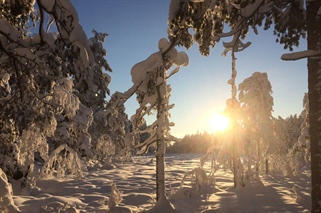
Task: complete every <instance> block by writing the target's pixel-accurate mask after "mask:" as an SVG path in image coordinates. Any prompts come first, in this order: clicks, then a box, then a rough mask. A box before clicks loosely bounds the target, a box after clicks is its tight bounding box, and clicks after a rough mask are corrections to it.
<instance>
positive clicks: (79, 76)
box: [0, 0, 321, 212]
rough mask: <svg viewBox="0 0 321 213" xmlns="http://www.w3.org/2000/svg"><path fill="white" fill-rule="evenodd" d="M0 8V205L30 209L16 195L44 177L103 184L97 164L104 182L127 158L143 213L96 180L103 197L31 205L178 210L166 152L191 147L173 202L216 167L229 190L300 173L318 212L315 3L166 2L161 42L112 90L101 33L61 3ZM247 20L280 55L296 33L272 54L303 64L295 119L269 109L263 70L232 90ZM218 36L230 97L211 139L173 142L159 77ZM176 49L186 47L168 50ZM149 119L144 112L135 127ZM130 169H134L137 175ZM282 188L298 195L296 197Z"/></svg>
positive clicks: (23, 1) (318, 33) (320, 161)
mask: <svg viewBox="0 0 321 213" xmlns="http://www.w3.org/2000/svg"><path fill="white" fill-rule="evenodd" d="M0 11H1V13H0V61H1V63H0V77H1V82H0V106H1V110H0V135H1V136H0V177H1V178H0V188H1V192H0V212H30V211H31V210H30V209H29V208H31V207H30V205H28V204H27V203H26V202H29V201H30V202H31V201H32V200H33V199H34V200H35V201H37V199H36V198H37V196H44V194H46V193H41V190H46V187H44V185H46V183H50V181H54V180H55V179H59V180H65V181H71V182H68V183H69V184H72V181H76V180H79V181H80V180H81V179H82V178H84V177H87V178H89V176H90V175H92V176H93V175H97V176H99V175H98V173H99V172H101V175H102V176H104V175H106V177H108V178H111V179H112V175H110V174H111V173H108V171H111V172H115V174H114V175H115V179H116V177H118V176H117V169H119V171H122V172H124V173H125V171H126V169H124V170H120V169H121V166H123V167H122V168H125V167H126V168H127V167H128V168H131V169H133V170H134V169H136V168H135V167H131V166H130V164H129V163H135V164H137V165H140V166H142V167H145V166H146V167H147V166H148V165H153V167H154V170H155V171H153V172H152V174H151V177H152V178H153V181H154V183H155V188H153V190H152V191H148V192H149V193H150V194H151V193H153V194H155V196H154V197H150V198H153V199H154V200H153V201H149V197H148V196H146V195H145V196H146V197H148V200H145V203H148V202H149V203H152V205H151V206H148V207H151V208H150V209H148V208H146V206H145V207H144V208H143V209H139V208H138V207H137V206H136V207H137V208H136V209H135V208H132V209H130V208H129V207H127V208H126V206H124V205H123V206H122V205H118V204H123V203H121V201H122V198H121V192H120V191H119V190H118V189H117V186H116V185H117V183H114V182H111V181H110V180H108V181H109V182H108V183H109V184H110V186H109V188H108V192H109V194H110V195H109V198H105V197H104V198H101V197H100V198H99V201H97V202H95V203H91V205H92V206H90V205H87V204H88V203H89V201H88V202H87V201H86V202H87V204H86V205H87V207H86V205H85V204H84V203H86V202H85V201H83V200H81V199H79V200H76V199H78V198H76V197H74V199H72V197H73V196H70V197H68V198H64V199H65V201H64V202H63V201H62V200H63V199H62V198H57V197H55V198H54V199H57V200H56V201H52V203H51V204H52V205H53V206H48V205H45V204H44V203H43V204H42V206H41V210H34V212H80V211H79V209H82V210H83V211H85V210H84V209H86V208H88V209H87V210H86V211H88V212H133V211H135V212H136V211H137V212H182V211H185V210H181V209H180V206H179V203H176V205H174V206H173V205H172V204H171V202H174V200H172V199H171V198H170V197H171V196H169V194H168V193H169V187H172V186H169V185H168V184H167V183H166V179H167V177H168V176H167V173H166V167H165V166H166V165H167V164H168V163H166V161H168V160H169V159H166V155H167V154H166V152H167V153H168V154H169V153H193V154H195V153H198V154H202V155H200V156H198V157H199V158H200V165H199V167H197V168H194V169H192V168H191V167H189V166H188V167H187V168H188V169H190V171H187V172H186V173H185V174H183V175H182V174H181V171H179V172H178V174H179V175H178V176H180V178H181V180H180V181H181V185H179V184H178V185H179V186H177V184H176V188H175V187H174V188H171V195H173V196H174V195H175V196H178V197H179V199H181V197H180V196H181V195H182V194H185V195H186V193H187V194H188V196H189V197H194V196H195V194H197V193H199V194H202V193H203V192H205V191H206V190H208V189H213V187H214V188H215V175H223V176H224V174H223V173H221V171H218V170H219V168H221V169H224V171H226V169H227V170H229V171H230V173H229V174H230V177H232V178H233V181H232V184H231V185H229V187H231V189H232V188H233V190H234V189H235V190H236V189H240V188H244V189H246V188H248V187H252V186H253V184H254V185H255V184H258V183H262V182H264V180H266V179H264V178H265V177H262V175H264V174H265V175H267V174H278V175H280V174H282V176H283V177H286V176H296V175H302V173H304V172H302V171H303V169H308V170H310V174H311V201H310V202H311V207H310V208H308V209H309V210H311V212H321V202H320V201H321V190H320V187H321V146H319V145H320V143H321V142H320V141H321V119H320V116H321V102H320V101H319V100H320V96H321V94H320V92H321V89H320V87H321V84H320V73H321V71H320V70H321V63H320V56H321V46H320V44H321V1H318V0H311V1H304V0H280V1H273V0H265V1H264V0H252V1H248V0H244V1H243V0H242V1H238V0H235V1H225V0H224V1H223V0H171V2H170V5H169V13H168V29H164V30H167V32H168V38H160V39H159V42H158V44H156V45H155V47H156V48H155V52H154V53H150V56H149V57H147V58H146V60H143V61H141V62H137V63H136V64H135V65H133V67H132V69H131V71H130V73H129V75H131V79H132V83H133V85H131V86H128V90H126V91H125V92H115V93H113V94H110V90H109V84H110V83H111V81H112V79H111V77H110V75H109V73H110V72H111V71H112V68H111V67H110V65H109V63H108V61H107V59H106V49H105V48H104V46H103V43H104V42H105V39H106V37H107V36H108V34H107V33H100V32H98V31H96V30H93V31H92V37H90V38H88V37H87V35H86V33H85V32H84V30H83V28H82V26H81V23H80V22H79V17H78V13H77V11H76V9H75V8H74V6H73V5H72V3H71V1H69V0H65V1H61V0H36V1H35V0H16V1H7V0H4V1H1V3H0ZM259 27H262V28H263V29H264V30H266V29H269V28H273V32H274V34H275V37H276V42H277V43H280V45H283V46H284V49H289V50H290V51H292V50H293V47H294V46H298V45H299V40H300V39H302V38H303V39H306V40H307V43H308V49H307V50H305V51H302V52H293V53H287V54H284V55H283V56H282V59H283V60H299V59H306V60H307V71H308V85H309V88H308V90H309V91H308V93H306V94H302V99H303V102H302V109H303V110H302V112H301V114H300V115H289V117H287V118H282V117H277V118H274V117H273V116H272V111H273V96H272V86H271V83H270V81H269V79H268V73H265V72H254V73H253V74H252V75H251V76H249V77H248V78H246V79H244V80H243V81H242V82H241V83H240V84H238V85H236V81H235V79H236V77H237V66H236V54H237V53H238V52H240V51H245V52H246V48H247V47H248V46H249V45H250V43H249V42H248V43H244V42H243V40H244V38H245V37H246V35H247V33H248V31H249V30H253V31H254V32H255V33H256V34H257V28H259ZM258 36H260V35H258ZM221 38H229V39H231V41H230V42H223V46H224V48H225V50H224V52H223V53H222V55H224V56H226V55H228V54H230V55H231V61H232V65H231V67H230V68H229V69H231V78H230V79H229V80H228V84H229V85H230V88H231V97H230V98H229V99H227V100H226V108H225V110H224V112H222V114H224V115H225V116H226V117H228V119H229V121H230V126H229V128H228V129H226V131H221V132H217V133H216V134H209V133H206V132H204V133H203V134H200V133H199V134H197V135H186V136H185V137H184V138H183V139H180V138H177V137H175V136H173V135H171V127H172V126H174V123H173V122H172V121H171V120H170V110H171V109H172V108H173V107H174V103H170V95H171V92H172V88H171V85H170V84H169V83H168V80H169V79H170V78H171V77H172V76H174V75H176V74H177V73H179V72H180V70H181V69H184V67H186V66H188V64H189V61H190V60H192V59H190V58H189V56H188V49H189V48H190V47H191V46H192V45H193V44H194V43H195V44H197V45H198V46H199V51H200V54H201V55H203V56H208V55H209V54H210V50H211V48H215V45H216V44H217V43H218V42H220V39H221ZM178 47H184V48H185V50H186V51H178ZM132 96H134V97H136V101H137V103H138V105H139V106H138V108H137V109H136V114H134V115H133V116H132V117H130V118H129V117H128V115H127V114H126V109H125V106H124V103H125V102H126V101H127V100H128V99H129V98H131V97H132ZM151 114H153V115H155V119H154V121H153V122H151V123H147V122H146V117H147V116H149V115H151ZM144 154H147V156H148V155H150V154H152V155H153V156H154V157H155V159H154V158H151V160H150V161H149V162H146V161H145V160H144V158H143V157H139V156H142V155H144ZM175 159H176V158H175ZM193 159H194V158H193ZM192 161H193V160H192ZM208 161H210V162H211V166H209V165H208V164H206V162H208ZM177 162H178V161H175V163H177ZM193 162H194V161H193ZM193 165H194V164H193ZM148 169H149V168H148ZM141 170H143V169H138V170H137V171H136V172H137V173H139V174H141V173H140V172H141ZM90 171H93V173H92V174H90ZM148 171H150V170H148ZM172 172H175V171H172ZM176 172H177V171H176ZM165 173H166V174H165ZM86 175H87V176H86ZM88 175H89V176H88ZM92 176H91V177H92ZM189 176H191V178H190V179H188V177H189ZM141 177H142V178H144V176H143V175H142V174H141ZM171 177H174V176H171ZM217 177H220V178H221V176H217ZM119 178H120V177H119ZM84 180H85V179H84ZM135 180H136V179H135ZM188 180H189V181H190V188H189V189H185V188H184V187H183V185H184V181H188ZM96 181H97V180H96ZM106 181H107V180H106ZM119 181H120V182H121V180H119ZM123 181H124V180H123ZM146 181H148V179H147V180H146ZM175 181H177V180H175ZM58 182H59V183H62V182H63V181H58ZM58 182H55V184H58ZM55 184H52V185H51V186H52V187H53V188H52V189H51V188H50V187H49V186H50V184H48V185H47V187H48V188H50V189H51V190H53V191H54V190H55V189H54V186H55ZM78 184H79V182H77V187H80V186H81V185H78ZM90 184H93V183H92V182H90ZM123 184H126V181H124V182H123ZM97 185H99V184H97ZM174 185H175V184H174ZM213 185H214V186H213ZM68 186H71V185H68ZM85 186H88V187H89V185H86V184H85ZM206 186H208V188H206ZM225 186H226V185H224V187H225ZM77 187H71V188H72V189H73V190H75V189H76V188H77ZM82 187H84V186H82ZM90 187H92V188H95V187H97V186H91V185H90ZM148 187H149V186H148ZM148 187H146V188H145V189H146V190H147V188H148ZM2 189H3V190H2ZM123 190H126V187H124V189H123ZM148 190H149V188H148ZM175 190H177V192H176V193H175V192H174V191H175ZM184 190H185V191H184ZM53 191H51V192H53ZM66 191H67V190H66ZM294 191H295V193H296V194H297V198H299V197H300V196H299V195H298V194H299V192H298V191H297V190H296V189H295V190H294ZM54 192H55V193H53V195H55V196H59V193H58V192H57V191H54ZM127 192H128V191H127ZM225 192H228V193H230V191H225ZM60 193H62V192H60ZM75 193H76V192H75ZM206 193H208V195H209V196H210V194H211V193H209V192H208V191H206ZM48 194H50V193H49V192H48ZM218 194H219V193H218ZM73 195H75V194H73ZM50 196H52V195H50ZM50 196H49V195H48V196H47V197H50ZM83 196H84V195H83ZM127 196H128V194H127ZM140 196H143V195H140ZM173 196H172V197H173ZM175 196H174V197H175ZM143 197H144V196H143ZM144 198H145V197H144ZM41 199H43V197H41ZM41 199H39V200H38V201H39V202H40V200H41ZM68 199H69V200H68ZM86 199H89V198H88V197H86ZM175 199H178V198H177V197H176V198H175ZM67 200H68V201H67ZM298 200H299V199H298ZM24 201H25V202H24ZM125 201H126V200H125ZM127 202H129V201H128V200H127ZM58 203H59V206H58V207H57V206H55V205H58ZM71 203H72V205H71ZM187 203H188V202H187ZM19 204H20V206H19ZM22 204H23V205H22ZM60 204H61V205H60ZM38 205H39V204H34V206H38ZM95 205H96V206H95ZM28 206H29V207H28ZM84 206H85V207H84ZM89 206H90V207H89ZM98 207H99V208H98ZM175 207H177V208H176V210H175ZM33 208H36V207H33ZM37 208H38V207H37ZM39 208H40V207H39ZM95 208H96V209H95ZM293 208H295V209H296V210H298V209H299V207H296V206H295V207H293ZM98 209H99V211H98ZM206 211H207V210H206V209H202V212H206ZM244 211H245V212H246V210H244ZM199 212H201V210H199ZM207 212H215V211H214V210H213V211H210V210H208V211H207ZM267 212H268V211H267Z"/></svg>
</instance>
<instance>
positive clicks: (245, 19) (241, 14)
mask: <svg viewBox="0 0 321 213" xmlns="http://www.w3.org/2000/svg"><path fill="white" fill-rule="evenodd" d="M320 7H321V1H319V0H311V1H304V0H281V1H274V0H254V1H225V0H179V1H177V0H172V1H171V4H170V8H169V17H168V24H169V26H168V33H169V36H170V38H171V40H175V41H176V42H177V44H178V45H183V46H185V47H186V48H189V47H191V46H192V44H193V43H194V41H195V42H197V43H198V44H199V47H200V52H201V53H202V54H203V55H208V54H209V49H210V47H214V46H215V44H216V43H217V42H218V41H219V40H220V38H224V37H230V36H233V39H232V41H231V43H232V46H234V47H240V46H241V47H242V48H246V47H247V46H248V45H249V43H245V44H244V43H243V42H242V41H241V40H243V39H244V38H245V37H246V34H247V32H248V31H249V30H250V29H253V31H254V32H255V33H256V34H258V30H257V27H258V26H262V25H263V28H264V29H265V30H266V29H269V28H270V27H271V26H273V27H274V30H273V33H274V35H276V36H277V38H276V42H279V43H280V44H283V45H284V48H285V49H287V48H288V49H290V50H292V49H293V46H298V45H299V40H300V39H301V38H305V37H307V41H308V50H306V51H303V52H298V53H289V54H284V55H283V56H282V59H283V60H297V59H302V58H308V85H309V86H308V87H309V101H310V104H309V113H310V117H309V118H310V119H309V122H310V129H309V130H310V145H311V171H312V212H321V204H320V200H321V190H320V186H321V164H320V162H321V146H320V143H321V142H320V141H321V119H319V118H320V115H321V102H320V101H319V98H320V96H321V94H320V93H321V89H320V87H321V84H320V80H319V79H320V78H319V75H320V69H321V63H320V57H321V47H320V44H321V18H320V16H321V15H320V14H321V12H320ZM190 28H192V29H193V30H189V29H190ZM226 28H228V30H226V31H225V32H224V31H223V30H224V29H226Z"/></svg>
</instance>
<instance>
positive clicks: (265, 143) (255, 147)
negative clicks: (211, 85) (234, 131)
mask: <svg viewBox="0 0 321 213" xmlns="http://www.w3.org/2000/svg"><path fill="white" fill-rule="evenodd" d="M238 90H239V95H238V98H239V102H240V104H241V117H242V118H241V122H242V124H243V125H244V127H245V128H246V132H247V134H248V135H249V138H250V140H249V141H248V142H247V145H246V146H245V147H246V153H247V155H248V157H249V161H250V160H252V159H255V162H256V165H255V171H256V178H257V179H258V178H259V174H260V169H261V168H260V167H261V163H262V162H263V160H265V159H264V158H267V157H268V156H267V152H268V149H269V148H270V146H273V141H274V140H273V139H274V138H272V137H271V136H272V135H273V131H272V111H273V97H272V95H271V94H272V86H271V83H270V81H269V80H268V77H267V74H266V73H260V72H255V73H253V74H252V76H251V77H249V78H246V79H245V80H244V81H243V82H242V83H240V84H239V87H238ZM251 163H252V162H248V164H249V166H248V169H249V171H248V172H249V174H251V173H252V172H251Z"/></svg>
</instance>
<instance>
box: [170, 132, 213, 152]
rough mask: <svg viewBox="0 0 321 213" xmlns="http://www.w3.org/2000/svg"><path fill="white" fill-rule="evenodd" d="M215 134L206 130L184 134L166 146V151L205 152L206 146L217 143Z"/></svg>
mask: <svg viewBox="0 0 321 213" xmlns="http://www.w3.org/2000/svg"><path fill="white" fill-rule="evenodd" d="M217 142H218V141H217V137H216V135H215V134H213V133H212V134H209V133H208V132H204V133H199V132H198V133H196V134H195V135H186V136H185V137H184V138H183V139H182V141H181V142H176V143H173V144H170V145H168V146H167V149H166V152H167V153H206V151H207V149H208V147H210V146H211V145H213V143H217Z"/></svg>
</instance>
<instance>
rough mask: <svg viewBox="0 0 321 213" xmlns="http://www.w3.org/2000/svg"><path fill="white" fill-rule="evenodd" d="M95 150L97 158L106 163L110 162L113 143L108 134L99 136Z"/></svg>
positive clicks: (113, 150) (112, 154)
mask: <svg viewBox="0 0 321 213" xmlns="http://www.w3.org/2000/svg"><path fill="white" fill-rule="evenodd" d="M95 152H96V158H97V160H99V161H101V162H103V163H105V164H107V165H109V164H111V158H112V157H113V156H114V155H115V145H114V143H113V142H112V141H111V138H110V136H109V135H102V136H100V137H99V139H98V141H97V144H96V149H95Z"/></svg>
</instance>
